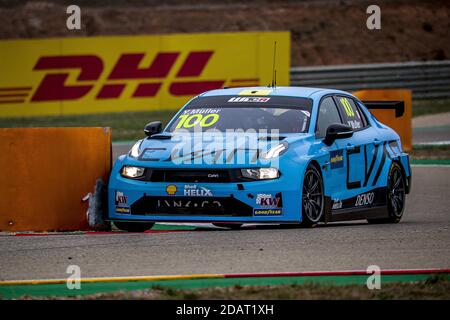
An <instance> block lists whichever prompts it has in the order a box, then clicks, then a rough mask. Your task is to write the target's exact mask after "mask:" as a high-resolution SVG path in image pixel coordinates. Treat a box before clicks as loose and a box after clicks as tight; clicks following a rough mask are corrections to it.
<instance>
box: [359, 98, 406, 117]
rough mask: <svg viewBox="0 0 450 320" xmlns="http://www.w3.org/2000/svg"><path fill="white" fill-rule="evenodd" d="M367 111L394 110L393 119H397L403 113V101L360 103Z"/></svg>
mask: <svg viewBox="0 0 450 320" xmlns="http://www.w3.org/2000/svg"><path fill="white" fill-rule="evenodd" d="M362 103H364V105H365V106H366V108H367V109H369V110H371V109H383V110H395V117H396V118H399V117H401V116H403V114H404V113H405V102H404V101H362Z"/></svg>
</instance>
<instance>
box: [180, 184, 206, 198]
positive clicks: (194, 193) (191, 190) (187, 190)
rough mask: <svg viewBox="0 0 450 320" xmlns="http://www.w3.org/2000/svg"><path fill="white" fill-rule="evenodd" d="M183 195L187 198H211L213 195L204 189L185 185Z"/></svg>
mask: <svg viewBox="0 0 450 320" xmlns="http://www.w3.org/2000/svg"><path fill="white" fill-rule="evenodd" d="M184 195H185V196H187V197H212V195H213V194H212V192H211V190H209V189H207V188H205V187H200V186H197V185H195V184H194V185H189V184H187V185H185V186H184Z"/></svg>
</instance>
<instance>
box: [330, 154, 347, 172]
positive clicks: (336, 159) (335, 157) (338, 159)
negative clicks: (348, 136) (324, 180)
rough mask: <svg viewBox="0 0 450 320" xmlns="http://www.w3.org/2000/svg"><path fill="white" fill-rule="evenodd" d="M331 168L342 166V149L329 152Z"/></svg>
mask: <svg viewBox="0 0 450 320" xmlns="http://www.w3.org/2000/svg"><path fill="white" fill-rule="evenodd" d="M330 163H331V169H338V168H342V167H344V151H343V150H336V151H331V152H330Z"/></svg>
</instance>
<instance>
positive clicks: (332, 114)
mask: <svg viewBox="0 0 450 320" xmlns="http://www.w3.org/2000/svg"><path fill="white" fill-rule="evenodd" d="M335 123H342V121H341V117H340V116H339V112H338V110H337V108H336V105H335V104H334V101H333V98H331V97H328V98H325V99H323V100H322V103H321V104H320V107H319V114H318V120H317V127H316V136H317V137H318V138H324V137H325V135H326V133H327V129H328V127H329V126H330V125H332V124H335Z"/></svg>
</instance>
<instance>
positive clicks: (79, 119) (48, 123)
mask: <svg viewBox="0 0 450 320" xmlns="http://www.w3.org/2000/svg"><path fill="white" fill-rule="evenodd" d="M176 111H177V110H168V111H146V112H124V113H103V114H89V115H74V116H51V117H27V118H0V128H16V127H25V128H27V127H111V128H113V140H114V141H128V140H137V139H139V138H142V136H143V135H144V133H143V130H144V126H145V125H146V124H147V123H149V122H150V121H155V120H161V121H162V122H163V125H165V124H167V123H168V122H169V120H170V119H171V118H172V117H173V115H174V114H175V113H176Z"/></svg>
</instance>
